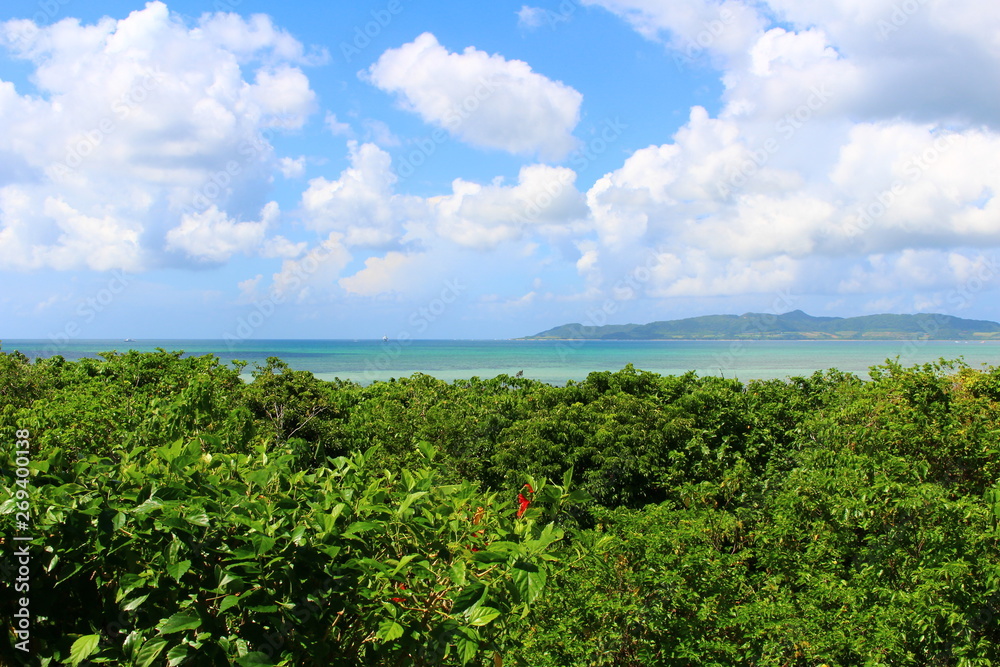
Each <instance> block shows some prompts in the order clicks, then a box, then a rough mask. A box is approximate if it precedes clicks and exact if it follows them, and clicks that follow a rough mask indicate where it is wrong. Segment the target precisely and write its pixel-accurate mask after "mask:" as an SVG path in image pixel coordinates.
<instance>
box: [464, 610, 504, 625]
mask: <svg viewBox="0 0 1000 667" xmlns="http://www.w3.org/2000/svg"><path fill="white" fill-rule="evenodd" d="M499 615H500V610H499V609H494V608H493V607H476V608H475V609H472V610H471V611H470V612H469V614H468V615H467V616H466V618H467V619H468V621H469V625H476V626H479V625H487V624H488V623H489V622H490V621H492V620H493V619H495V618H496V617H497V616H499Z"/></svg>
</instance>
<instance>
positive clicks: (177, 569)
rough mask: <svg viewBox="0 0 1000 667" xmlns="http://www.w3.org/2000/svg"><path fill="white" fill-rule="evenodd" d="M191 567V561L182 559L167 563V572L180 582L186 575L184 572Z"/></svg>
mask: <svg viewBox="0 0 1000 667" xmlns="http://www.w3.org/2000/svg"><path fill="white" fill-rule="evenodd" d="M190 569H191V561H189V560H182V561H178V562H176V563H171V564H170V565H167V574H169V575H170V576H171V577H173V578H174V581H176V582H178V583H180V581H181V577H182V576H184V573H185V572H187V571H188V570H190Z"/></svg>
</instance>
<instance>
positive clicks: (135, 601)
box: [122, 593, 149, 611]
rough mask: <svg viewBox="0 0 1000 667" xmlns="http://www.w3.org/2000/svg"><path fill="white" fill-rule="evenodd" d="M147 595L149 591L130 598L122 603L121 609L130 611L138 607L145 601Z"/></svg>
mask: <svg viewBox="0 0 1000 667" xmlns="http://www.w3.org/2000/svg"><path fill="white" fill-rule="evenodd" d="M148 597H149V593H146V594H145V595H140V596H139V597H137V598H132V599H131V600H129V601H128V602H126V603H125V604H123V605H122V611H132V610H133V609H136V608H138V607H139V605H141V604H142V603H143V602H145V601H146V598H148Z"/></svg>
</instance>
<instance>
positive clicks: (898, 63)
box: [577, 0, 1000, 307]
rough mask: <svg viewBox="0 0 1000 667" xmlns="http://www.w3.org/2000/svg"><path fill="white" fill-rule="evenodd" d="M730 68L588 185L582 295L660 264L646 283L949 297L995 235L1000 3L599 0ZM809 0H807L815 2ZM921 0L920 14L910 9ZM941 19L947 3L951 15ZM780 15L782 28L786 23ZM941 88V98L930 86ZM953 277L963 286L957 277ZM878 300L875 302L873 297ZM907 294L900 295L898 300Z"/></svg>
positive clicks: (679, 288) (665, 39)
mask: <svg viewBox="0 0 1000 667" xmlns="http://www.w3.org/2000/svg"><path fill="white" fill-rule="evenodd" d="M586 4H590V5H600V6H603V7H604V8H606V9H608V10H609V11H611V12H613V13H615V14H617V15H619V16H620V17H621V18H623V19H624V20H626V21H628V22H629V23H630V24H631V25H632V26H633V27H634V28H635V29H636V30H637V31H638V32H640V33H641V34H642V35H644V36H645V37H647V38H648V39H652V40H656V41H659V42H662V43H663V44H664V45H665V47H666V53H667V54H668V55H674V56H677V57H675V60H677V62H679V63H680V64H682V65H683V66H688V65H691V64H693V63H692V62H691V58H689V56H693V55H706V56H708V58H709V61H710V62H711V63H712V64H713V65H714V66H715V67H717V68H718V69H719V71H720V77H721V80H722V83H723V85H724V91H723V100H722V101H723V105H722V108H721V110H720V112H719V113H718V115H717V116H716V117H711V116H710V115H709V114H708V112H707V111H706V110H705V109H702V108H700V107H696V108H694V109H692V112H691V116H690V119H689V120H688V122H687V123H686V124H685V125H684V126H682V127H681V128H680V129H679V130H678V131H677V132H676V133H675V134H674V136H673V137H672V140H671V141H669V142H667V143H663V144H661V145H654V146H650V147H647V148H643V149H640V150H638V151H636V152H635V153H633V154H632V155H631V156H629V157H628V158H627V159H626V160H625V162H624V163H623V164H622V166H621V167H620V168H619V169H616V170H614V171H612V172H610V173H608V174H606V175H605V176H603V177H602V178H600V179H598V181H597V182H596V183H595V184H594V186H593V187H592V188H591V189H590V190H589V191H588V193H587V204H588V207H589V209H590V212H591V221H592V224H593V230H594V234H595V238H596V243H595V244H593V245H588V244H578V249H579V251H578V252H579V255H578V257H579V259H578V261H577V269H578V271H579V272H580V274H581V275H583V276H585V277H586V279H587V281H588V282H587V285H588V289H593V288H594V286H595V285H603V287H604V289H605V290H607V289H608V287H609V284H610V283H612V282H614V280H615V277H616V276H621V275H627V274H628V273H629V271H631V270H633V268H634V267H636V266H640V265H643V266H645V264H644V262H645V259H644V258H645V257H647V256H648V254H649V253H650V252H651V249H655V252H656V253H659V256H660V257H661V258H667V259H666V261H661V262H658V263H656V264H655V268H654V270H651V271H649V274H648V277H649V279H648V280H647V281H644V282H643V284H642V285H641V288H642V289H643V290H644V291H645V293H646V294H647V295H648V296H653V297H667V296H670V297H679V296H702V297H704V296H713V295H715V296H717V295H734V294H750V293H774V292H775V291H778V290H783V289H794V290H797V291H800V292H803V291H804V292H810V293H823V294H836V293H843V294H858V293H863V292H864V293H872V292H880V291H883V292H884V291H893V290H905V289H911V290H915V291H916V292H918V293H920V294H921V295H922V296H920V298H919V299H917V300H916V301H914V300H913V299H907V300H906V301H907V303H908V304H909V306H910V307H914V305H913V304H915V303H917V301H919V302H920V303H922V304H924V305H926V304H930V303H942V302H944V301H945V300H946V299H945V298H943V297H942V296H941V294H938V296H936V297H935V296H928V295H930V294H931V293H932V292H934V291H935V290H937V291H938V292H941V291H944V292H947V290H948V289H951V288H953V286H954V284H955V283H956V281H960V280H961V275H960V272H959V271H956V270H955V269H954V267H958V266H969V265H975V264H976V263H977V262H979V259H978V257H979V256H978V255H977V253H976V252H975V251H970V250H969V248H995V247H997V246H1000V225H998V224H997V220H1000V217H998V215H997V213H998V212H1000V202H998V201H997V197H996V193H997V192H1000V173H998V172H997V170H996V169H993V168H991V167H990V165H991V164H992V162H993V161H994V160H995V158H993V159H991V158H990V157H989V156H990V155H996V154H997V153H996V151H997V150H998V149H1000V144H998V141H1000V134H998V133H997V121H998V120H1000V98H997V97H996V96H995V95H990V94H988V93H987V92H986V91H990V90H995V89H996V88H997V84H1000V81H998V80H995V79H996V77H998V76H1000V74H998V72H1000V47H998V43H997V41H996V38H995V35H996V34H997V27H998V25H1000V23H998V21H1000V11H997V10H995V9H990V10H985V11H983V12H982V14H981V20H980V21H976V20H974V19H973V18H972V17H973V16H976V12H975V11H973V10H974V9H975V8H978V7H979V3H974V2H971V1H968V0H963V1H960V2H956V3H955V6H954V7H951V6H950V7H949V8H947V9H945V8H944V7H943V6H940V5H935V4H933V3H910V4H909V5H906V7H910V8H911V9H912V11H911V10H907V9H902V8H901V7H902V6H903V4H905V3H895V2H891V1H890V0H885V1H882V0H878V1H876V2H871V3H858V2H855V1H853V0H834V1H833V2H830V3H821V4H820V5H817V4H815V3H798V2H793V1H792V0H768V2H766V3H757V4H751V3H743V2H736V1H733V0H726V1H725V2H717V1H715V0H682V1H680V2H676V3H661V2H652V1H650V0H587V3H586ZM807 5H808V6H807ZM911 5H912V7H911ZM945 14H947V15H948V16H947V17H946V16H945ZM777 20H781V21H782V25H780V26H779V25H775V23H776V21H777ZM931 97H934V98H935V99H933V100H932V99H930V98H931ZM950 286H951V287H950ZM874 303H875V301H871V302H870V304H874ZM899 303H902V302H899Z"/></svg>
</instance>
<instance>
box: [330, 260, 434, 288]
mask: <svg viewBox="0 0 1000 667" xmlns="http://www.w3.org/2000/svg"><path fill="white" fill-rule="evenodd" d="M420 260H421V257H418V256H414V255H406V254H403V253H401V252H395V251H393V252H389V253H387V254H386V255H385V257H369V258H368V259H366V260H365V268H363V269H361V270H360V271H358V272H357V273H355V274H354V275H353V276H348V277H346V278H341V279H340V281H339V284H340V286H341V287H343V288H344V289H345V290H347V292H348V293H349V294H356V295H359V296H377V295H379V294H390V293H393V292H395V293H400V292H404V293H405V292H407V291H409V289H408V287H409V285H411V280H410V274H411V272H412V271H413V268H414V266H413V265H414V264H415V263H418V262H420Z"/></svg>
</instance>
